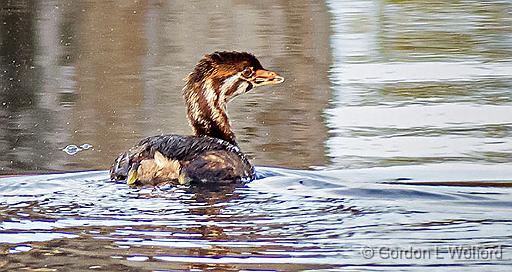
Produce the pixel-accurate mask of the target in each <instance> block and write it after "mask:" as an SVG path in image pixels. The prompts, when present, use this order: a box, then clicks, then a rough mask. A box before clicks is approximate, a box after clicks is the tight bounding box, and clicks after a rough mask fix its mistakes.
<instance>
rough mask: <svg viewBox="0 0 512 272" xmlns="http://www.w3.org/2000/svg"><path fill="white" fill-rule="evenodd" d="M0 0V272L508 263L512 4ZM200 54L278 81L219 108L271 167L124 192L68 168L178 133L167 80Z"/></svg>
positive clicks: (103, 164) (178, 109) (511, 252)
mask: <svg viewBox="0 0 512 272" xmlns="http://www.w3.org/2000/svg"><path fill="white" fill-rule="evenodd" d="M0 7H1V9H0V19H1V20H2V24H0V31H1V41H0V49H1V54H0V56H1V57H0V68H2V69H1V73H0V75H1V76H0V86H1V87H2V88H0V120H1V122H0V174H3V175H4V177H2V178H0V255H1V258H0V269H3V270H6V271H12V270H21V269H28V270H30V269H33V270H37V269H40V270H43V271H83V270H98V271H168V270H177V269H178V270H179V269H184V270H188V269H199V270H208V269H215V270H265V271H267V270H303V269H335V270H337V269H341V270H357V271H359V270H390V271H396V270H420V271H422V270H425V268H434V269H436V270H454V271H461V270H464V271H468V270H475V271H481V270H493V271H495V270H503V271H507V270H508V269H509V267H510V266H511V265H512V243H511V241H512V240H511V238H512V234H511V233H512V219H511V216H510V215H511V213H510V211H511V208H512V142H511V139H512V121H511V117H510V116H512V115H511V113H512V100H511V97H512V39H511V37H512V36H511V33H512V2H510V1H484V2H483V1H458V2H449V1H448V2H437V1H427V2H425V1H327V2H326V3H317V2H313V1H311V2H308V1H293V2H290V3H288V2H280V1H277V2H275V1H274V2H265V1H264V2H259V3H252V2H251V3H250V2H244V1H238V2H229V1H227V2H226V1H215V2H211V1H208V2H182V3H181V2H174V1H173V2H166V1H140V2H139V1H135V2H130V3H128V2H126V3H125V2H123V3H121V2H117V1H80V2H76V3H73V4H71V3H68V2H66V1H7V2H6V3H2V4H0ZM216 49H237V50H240V49H244V50H247V51H251V52H254V53H255V54H256V55H257V56H258V58H259V59H260V60H261V61H262V63H263V65H264V66H266V67H268V68H270V69H273V70H276V71H278V72H279V73H281V74H283V75H284V76H285V77H286V79H287V81H286V82H285V83H284V84H282V85H280V86H276V87H275V88H268V89H261V90H256V91H255V92H252V93H250V94H248V95H246V96H244V97H241V98H240V99H237V101H235V102H234V103H232V104H231V105H230V107H229V110H230V116H231V117H232V122H233V125H234V127H235V128H236V133H237V135H238V138H239V140H240V141H241V146H242V149H243V150H244V151H246V152H247V153H248V154H249V155H250V156H251V158H252V160H253V162H254V163H255V164H257V165H269V166H267V167H263V166H259V167H257V172H258V176H259V178H258V179H257V180H255V181H254V182H251V183H249V184H247V185H246V186H241V187H235V188H230V187H227V188H219V189H218V190H215V191H210V190H198V189H194V188H170V187H162V188H158V189H148V188H143V189H132V188H128V187H127V186H126V185H125V184H123V183H113V182H110V181H108V175H107V172H106V171H104V170H101V171H85V170H94V169H106V168H107V167H108V165H109V164H110V162H111V161H112V158H113V157H114V156H115V155H116V154H117V153H119V152H120V151H122V150H124V149H125V148H126V147H128V146H130V145H131V144H133V143H134V142H136V141H137V139H139V138H141V137H143V136H146V135H153V134H158V133H162V132H173V133H180V134H188V133H190V130H189V128H188V127H187V123H186V120H185V113H184V108H183V103H182V100H181V97H180V96H181V93H180V89H181V86H182V84H183V81H182V80H181V79H182V78H183V77H184V76H185V75H186V74H187V72H188V71H189V70H190V69H191V68H192V67H193V65H194V63H195V62H196V61H197V60H198V59H199V58H200V56H201V55H202V54H204V53H206V52H210V51H213V50H216ZM86 147H87V148H86ZM270 166H272V167H270ZM279 167H286V168H295V169H297V168H312V169H316V170H289V169H285V168H279ZM62 171H67V173H57V174H47V175H19V174H27V173H30V172H37V173H43V172H62ZM74 171H83V172H74ZM7 175H12V176H7ZM458 253H461V255H457V254H458Z"/></svg>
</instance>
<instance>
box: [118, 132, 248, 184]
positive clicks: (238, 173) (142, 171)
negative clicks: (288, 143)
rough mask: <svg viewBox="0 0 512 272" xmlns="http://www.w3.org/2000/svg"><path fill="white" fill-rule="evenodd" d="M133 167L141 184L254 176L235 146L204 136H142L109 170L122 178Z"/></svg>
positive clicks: (208, 180)
mask: <svg viewBox="0 0 512 272" xmlns="http://www.w3.org/2000/svg"><path fill="white" fill-rule="evenodd" d="M158 153H159V154H161V155H162V156H163V157H164V159H163V160H164V162H162V159H161V158H159V157H158V156H160V155H159V154H158ZM134 166H137V167H139V176H138V177H139V181H140V182H141V183H143V184H144V183H145V182H147V183H149V182H151V183H152V184H154V183H157V182H158V181H159V180H169V179H175V180H176V181H178V180H179V183H184V182H186V183H192V184H193V183H231V182H237V181H243V180H251V179H253V177H254V169H253V166H252V165H251V164H250V162H249V160H248V159H247V158H246V156H245V155H244V154H243V153H242V152H241V151H240V148H239V147H238V146H236V145H233V144H230V143H228V142H226V141H224V140H221V139H217V138H212V137H207V136H180V135H159V136H152V137H147V138H144V139H142V140H141V141H140V142H139V143H138V144H137V145H135V146H134V147H132V148H131V149H130V150H128V151H127V152H125V153H122V154H120V155H119V156H118V158H117V159H116V161H115V163H114V165H112V167H111V169H110V175H111V178H112V179H116V180H121V179H126V178H127V177H128V173H129V171H130V170H131V169H132V168H133V167H134ZM140 166H142V167H140Z"/></svg>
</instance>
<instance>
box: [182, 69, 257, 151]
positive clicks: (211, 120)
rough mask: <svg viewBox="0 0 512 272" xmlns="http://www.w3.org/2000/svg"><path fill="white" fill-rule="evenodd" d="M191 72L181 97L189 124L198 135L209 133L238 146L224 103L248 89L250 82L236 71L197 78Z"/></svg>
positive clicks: (208, 134) (250, 86) (207, 134)
mask: <svg viewBox="0 0 512 272" xmlns="http://www.w3.org/2000/svg"><path fill="white" fill-rule="evenodd" d="M195 79H197V77H195V76H192V75H190V76H189V77H188V80H187V84H186V85H185V88H184V90H183V91H184V92H183V95H184V98H185V102H186V104H187V113H188V120H189V123H190V126H191V127H192V129H193V130H194V133H195V135H197V136H210V137H214V138H218V139H222V140H225V141H227V142H229V143H231V144H233V145H236V146H238V144H237V142H236V136H235V134H234V133H233V130H232V129H231V124H230V122H229V119H228V115H227V113H226V103H227V102H228V101H230V100H231V99H233V98H234V97H235V96H237V95H239V94H241V93H244V92H246V91H249V90H250V89H251V88H252V85H251V84H250V83H248V82H247V81H245V80H242V79H240V77H239V74H234V75H230V76H225V77H220V78H206V79H201V80H200V81H197V80H195Z"/></svg>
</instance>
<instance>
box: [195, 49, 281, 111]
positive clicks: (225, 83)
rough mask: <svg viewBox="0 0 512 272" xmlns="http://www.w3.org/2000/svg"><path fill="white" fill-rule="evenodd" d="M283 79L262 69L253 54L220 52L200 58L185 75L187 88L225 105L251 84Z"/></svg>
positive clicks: (271, 82)
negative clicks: (188, 73) (189, 72)
mask: <svg viewBox="0 0 512 272" xmlns="http://www.w3.org/2000/svg"><path fill="white" fill-rule="evenodd" d="M283 81H284V78H283V77H281V76H279V75H278V74H277V73H275V72H272V71H268V70H266V69H264V68H263V66H262V65H261V63H260V62H259V61H258V59H257V58H256V57H255V56H254V55H252V54H249V53H245V52H227V51H223V52H215V53H213V54H208V55H205V56H204V57H203V59H201V60H200V61H199V63H198V64H197V65H196V67H195V68H194V71H193V72H192V73H191V74H190V75H189V76H188V77H187V86H186V89H195V91H196V92H198V91H202V92H204V95H205V96H206V97H207V98H209V100H216V102H217V103H219V104H224V103H226V102H229V101H230V100H231V99H233V98H234V97H236V96H238V95H239V94H242V93H245V92H248V91H249V90H251V89H252V88H254V87H257V86H263V85H270V84H278V83H281V82H283Z"/></svg>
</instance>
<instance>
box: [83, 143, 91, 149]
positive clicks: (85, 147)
mask: <svg viewBox="0 0 512 272" xmlns="http://www.w3.org/2000/svg"><path fill="white" fill-rule="evenodd" d="M80 148H82V149H83V150H87V149H90V148H92V145H91V144H87V143H85V144H82V145H81V146H80Z"/></svg>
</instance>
